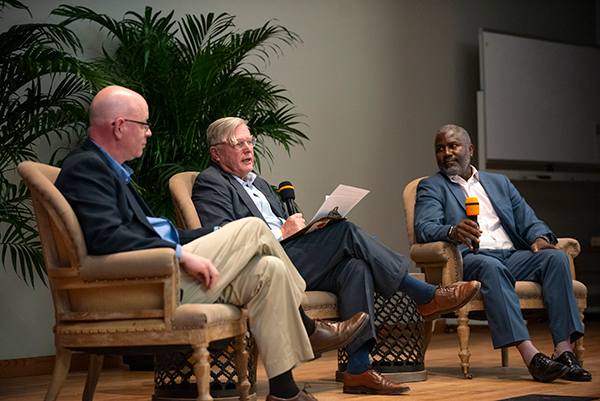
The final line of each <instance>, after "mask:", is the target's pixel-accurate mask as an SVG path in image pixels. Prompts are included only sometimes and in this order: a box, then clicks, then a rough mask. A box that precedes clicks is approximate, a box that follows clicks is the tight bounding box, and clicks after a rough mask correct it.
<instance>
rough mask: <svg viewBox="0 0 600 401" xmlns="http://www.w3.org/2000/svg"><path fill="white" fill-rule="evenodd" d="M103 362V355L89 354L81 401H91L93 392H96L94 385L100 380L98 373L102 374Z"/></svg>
mask: <svg viewBox="0 0 600 401" xmlns="http://www.w3.org/2000/svg"><path fill="white" fill-rule="evenodd" d="M103 361H104V355H96V354H90V366H89V368H88V374H87V380H86V382H85V389H84V390H83V397H82V400H83V401H92V400H93V398H94V391H96V385H97V384H98V379H100V372H102V362H103Z"/></svg>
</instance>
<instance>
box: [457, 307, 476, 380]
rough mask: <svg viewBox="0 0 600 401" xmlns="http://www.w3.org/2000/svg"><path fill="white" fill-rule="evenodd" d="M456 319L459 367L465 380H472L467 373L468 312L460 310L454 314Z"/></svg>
mask: <svg viewBox="0 0 600 401" xmlns="http://www.w3.org/2000/svg"><path fill="white" fill-rule="evenodd" d="M455 313H456V315H457V316H458V318H457V319H456V320H457V322H458V327H457V328H456V332H457V334H458V342H459V343H460V351H459V353H458V356H459V357H460V367H461V368H462V372H463V375H464V377H465V379H472V378H473V375H472V374H471V373H470V372H469V359H470V358H471V351H469V335H470V333H471V329H470V328H469V317H468V315H469V311H468V310H467V309H466V308H460V309H459V310H458V311H456V312H455Z"/></svg>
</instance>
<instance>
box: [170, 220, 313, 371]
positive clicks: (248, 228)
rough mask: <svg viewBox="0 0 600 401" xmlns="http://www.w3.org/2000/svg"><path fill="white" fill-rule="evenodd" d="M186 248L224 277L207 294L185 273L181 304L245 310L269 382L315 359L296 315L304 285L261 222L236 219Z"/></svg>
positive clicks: (185, 246)
mask: <svg viewBox="0 0 600 401" xmlns="http://www.w3.org/2000/svg"><path fill="white" fill-rule="evenodd" d="M183 249H184V250H186V251H188V252H192V253H194V254H197V255H201V256H203V257H205V258H207V259H210V260H211V261H212V263H213V264H214V265H215V267H216V268H217V270H219V274H220V275H219V279H218V281H217V284H216V285H215V287H214V288H213V289H212V290H210V291H209V290H207V289H206V287H205V286H204V285H203V284H201V283H200V282H199V281H198V280H197V279H196V278H194V277H192V276H190V275H189V274H187V273H186V272H185V270H183V269H181V270H180V272H181V280H180V286H181V289H182V290H183V299H182V303H214V302H223V303H230V304H233V305H238V306H244V307H246V308H247V309H248V314H249V320H250V330H251V331H252V333H253V335H254V337H255V338H256V344H257V345H258V349H259V350H260V353H261V356H262V359H263V364H264V366H265V370H266V373H267V377H268V378H269V379H271V378H273V377H275V376H277V375H279V374H281V373H284V372H286V371H288V370H290V369H292V368H293V367H295V366H297V365H298V364H300V363H301V362H303V361H308V360H310V359H312V358H313V353H312V348H311V345H310V341H309V339H308V335H307V334H306V329H305V328H304V325H303V323H302V319H301V318H300V313H299V311H298V308H299V306H300V302H301V300H302V294H303V292H304V289H305V287H306V284H305V283H304V280H303V279H302V277H301V276H300V274H299V273H298V271H297V270H296V268H295V267H294V265H293V264H292V262H291V261H290V259H289V258H288V257H287V255H286V253H285V251H284V250H283V248H282V247H281V245H280V244H279V242H278V241H277V240H276V239H275V237H274V236H273V234H272V233H271V231H270V230H269V228H268V226H267V225H266V224H265V223H264V222H263V221H262V220H261V219H258V218H256V217H249V218H245V219H241V220H236V221H234V222H232V223H229V224H227V225H226V226H224V227H223V228H221V229H219V230H218V231H216V232H214V233H212V234H209V235H205V236H203V237H200V238H198V239H197V240H195V241H192V242H190V243H188V244H186V245H184V246H183Z"/></svg>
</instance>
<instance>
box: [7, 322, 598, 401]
mask: <svg viewBox="0 0 600 401" xmlns="http://www.w3.org/2000/svg"><path fill="white" fill-rule="evenodd" d="M530 331H531V334H532V339H533V341H534V343H535V345H536V346H537V347H538V349H539V350H540V351H541V352H544V353H546V354H548V355H550V354H551V353H552V341H551V338H550V335H549V334H548V329H547V325H545V324H541V323H538V324H530ZM584 345H585V349H586V352H585V362H584V365H585V368H586V369H587V370H588V371H590V372H591V373H592V375H593V377H594V380H592V381H591V382H582V383H577V382H568V381H565V380H557V381H555V382H552V383H538V382H535V381H533V380H532V379H531V376H530V375H529V372H528V371H527V368H526V367H525V366H524V365H523V363H522V361H521V358H520V356H519V354H518V353H517V352H516V350H515V349H514V348H512V349H510V353H509V355H510V367H506V368H503V367H501V362H500V351H495V350H494V349H493V348H492V344H491V340H490V337H489V333H488V331H487V328H486V327H481V326H480V327H475V328H473V330H472V331H471V342H470V347H469V348H470V350H471V353H472V356H471V373H472V374H473V375H474V378H473V379H471V380H469V379H464V378H463V377H462V373H461V370H460V366H459V359H458V356H457V354H458V341H457V336H456V333H445V332H443V331H439V330H437V331H436V332H435V333H434V335H433V338H432V341H431V344H430V347H429V349H428V351H427V354H426V358H425V368H426V369H427V373H428V379H427V380H426V381H421V382H414V383H409V386H410V387H411V391H410V392H408V393H407V395H403V396H399V397H401V398H404V399H407V400H408V399H413V400H443V399H446V398H448V399H451V400H452V401H459V400H460V401H463V400H478V401H485V400H503V399H509V398H513V399H515V398H517V397H523V396H527V395H532V394H539V395H548V396H563V397H567V398H563V399H564V400H570V399H577V400H579V398H577V397H590V398H588V399H599V398H600V321H598V320H591V321H586V337H585V342H584ZM336 357H337V354H336V352H335V351H332V352H329V353H326V354H324V355H323V357H322V358H320V359H318V360H316V361H313V362H310V363H306V364H304V365H302V366H300V367H299V368H297V369H295V370H294V377H295V379H296V381H297V382H298V384H299V386H300V388H302V387H304V385H305V384H306V385H307V389H308V391H309V392H311V393H312V394H313V395H314V396H315V397H316V398H317V399H319V400H321V401H333V400H350V401H375V400H382V399H390V398H392V397H384V396H359V395H348V394H343V393H342V384H341V383H337V382H335V380H334V376H335V375H334V373H335V370H336V368H337V361H336ZM85 375H86V373H85V372H75V373H71V374H70V375H69V378H68V381H67V384H66V385H65V387H64V388H63V390H62V393H61V395H60V397H59V400H61V401H75V400H81V394H82V391H83V387H84V384H85ZM49 382H50V375H39V376H31V377H24V378H15V379H1V380H0V400H3V401H4V400H6V401H8V400H10V401H25V400H28V401H29V400H42V399H43V398H44V394H45V392H46V389H47V386H48V383H49ZM153 386H154V381H153V373H152V372H130V371H129V370H128V369H127V368H126V367H123V368H116V369H109V370H105V371H103V372H102V375H101V377H100V382H99V384H98V388H97V389H96V394H95V397H94V400H96V401H104V400H110V401H114V400H119V401H141V400H144V401H147V400H151V398H152V394H153V391H154V390H153ZM309 386H310V387H309ZM267 393H268V383H267V379H266V376H265V374H264V370H263V369H262V367H261V368H259V373H258V401H262V400H264V399H265V397H266V395H267ZM394 398H397V397H394ZM522 399H523V400H524V399H525V398H522ZM540 399H542V398H540ZM545 399H551V400H552V398H545ZM583 399H585V398H583Z"/></svg>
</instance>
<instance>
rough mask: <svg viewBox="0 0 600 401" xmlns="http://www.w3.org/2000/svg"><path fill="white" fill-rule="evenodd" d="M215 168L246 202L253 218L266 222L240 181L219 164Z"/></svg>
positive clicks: (214, 164)
mask: <svg viewBox="0 0 600 401" xmlns="http://www.w3.org/2000/svg"><path fill="white" fill-rule="evenodd" d="M213 166H214V167H215V168H216V169H217V171H218V172H219V173H221V175H222V176H223V178H225V180H227V181H228V182H229V183H230V184H231V185H232V186H233V188H234V189H235V192H237V194H238V196H239V197H240V199H241V200H242V202H244V205H246V207H247V208H248V210H250V213H252V216H254V217H258V218H260V219H262V220H265V218H264V216H263V215H262V213H261V212H260V211H259V210H258V208H257V207H256V204H255V203H254V202H253V201H252V199H251V198H250V195H248V192H246V190H245V189H244V187H243V186H242V184H240V183H239V181H238V180H236V179H235V178H233V177H232V176H231V174H229V173H228V172H226V171H225V170H223V169H222V168H221V167H220V166H219V165H218V164H216V163H213Z"/></svg>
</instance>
